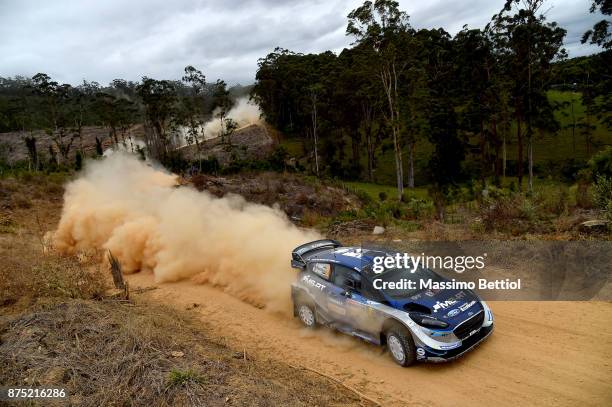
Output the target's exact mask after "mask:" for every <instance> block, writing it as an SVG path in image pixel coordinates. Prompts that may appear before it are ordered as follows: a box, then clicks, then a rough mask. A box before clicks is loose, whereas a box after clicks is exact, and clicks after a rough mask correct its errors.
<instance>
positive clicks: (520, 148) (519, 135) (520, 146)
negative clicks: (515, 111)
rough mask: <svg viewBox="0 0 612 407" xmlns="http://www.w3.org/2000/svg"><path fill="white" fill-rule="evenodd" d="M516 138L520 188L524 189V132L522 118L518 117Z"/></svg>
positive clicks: (520, 189)
mask: <svg viewBox="0 0 612 407" xmlns="http://www.w3.org/2000/svg"><path fill="white" fill-rule="evenodd" d="M516 138H517V142H518V157H517V165H518V168H517V171H518V173H517V177H518V190H519V191H522V190H523V134H522V133H521V118H520V117H517V118H516Z"/></svg>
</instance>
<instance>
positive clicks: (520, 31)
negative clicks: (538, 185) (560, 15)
mask: <svg viewBox="0 0 612 407" xmlns="http://www.w3.org/2000/svg"><path fill="white" fill-rule="evenodd" d="M545 2H546V0H506V3H505V5H504V8H503V9H502V10H501V11H500V12H499V13H498V14H496V15H495V16H493V19H492V23H491V25H489V26H488V29H491V32H492V33H493V34H494V36H495V39H496V45H497V47H498V51H499V52H500V53H501V54H502V60H503V66H504V67H505V69H506V72H505V73H506V75H508V77H510V78H511V80H512V90H511V97H512V104H513V105H514V115H515V120H516V122H517V140H518V160H517V161H518V184H519V189H520V188H522V179H523V136H526V138H527V143H528V146H527V150H528V153H527V154H528V160H529V182H528V185H529V190H530V191H531V190H532V189H533V133H534V119H535V118H536V117H537V111H538V106H537V105H536V103H535V99H538V100H540V101H545V102H544V103H547V99H546V98H543V97H542V94H544V93H545V92H546V90H547V89H548V85H549V79H550V76H551V67H552V66H551V63H552V62H553V61H554V60H556V59H561V58H564V57H565V56H566V53H565V49H564V48H563V38H564V37H565V30H564V29H563V28H560V27H559V26H558V25H557V23H555V22H551V23H549V22H546V17H545V16H544V14H543V13H542V11H543V10H542V8H543V6H544V4H545ZM545 109H547V107H545ZM523 123H524V124H525V127H526V129H525V133H524V134H523V131H522V126H521V125H522V124H523Z"/></svg>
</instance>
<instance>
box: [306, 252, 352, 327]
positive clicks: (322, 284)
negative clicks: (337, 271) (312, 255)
mask: <svg viewBox="0 0 612 407" xmlns="http://www.w3.org/2000/svg"><path fill="white" fill-rule="evenodd" d="M308 271H309V273H307V276H306V278H307V279H311V280H312V281H305V282H306V284H308V285H309V286H310V287H311V288H310V290H309V291H310V292H311V294H312V296H313V297H314V300H315V304H316V307H317V312H318V313H319V315H320V316H321V317H322V318H323V319H324V320H325V322H327V323H338V322H341V321H343V320H344V318H345V316H346V310H345V308H344V302H343V300H344V299H345V298H344V297H343V296H341V293H342V292H344V290H342V289H341V288H340V287H337V286H336V285H334V284H333V282H332V281H331V275H332V265H331V264H330V263H327V262H311V263H309V264H308Z"/></svg>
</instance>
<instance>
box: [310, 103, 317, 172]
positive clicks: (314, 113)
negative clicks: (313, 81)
mask: <svg viewBox="0 0 612 407" xmlns="http://www.w3.org/2000/svg"><path fill="white" fill-rule="evenodd" d="M311 98H312V113H311V117H312V137H313V140H314V156H315V173H316V174H317V177H318V176H319V139H318V135H317V96H316V95H315V94H313V95H312V96H311Z"/></svg>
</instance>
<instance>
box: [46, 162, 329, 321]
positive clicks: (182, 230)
mask: <svg viewBox="0 0 612 407" xmlns="http://www.w3.org/2000/svg"><path fill="white" fill-rule="evenodd" d="M176 184H177V176H175V175H173V174H169V173H167V172H165V171H163V170H161V169H156V168H153V167H152V166H150V165H148V164H146V163H144V162H142V161H139V160H137V159H136V158H134V157H133V156H129V155H127V154H125V153H116V154H113V155H112V156H110V157H108V158H105V159H103V160H101V161H97V162H89V163H88V164H87V167H86V169H85V170H84V171H83V174H82V176H80V177H79V178H78V179H76V180H74V181H72V182H70V183H69V184H68V185H67V187H66V193H65V196H64V207H63V210H62V216H61V219H60V222H59V225H58V228H57V230H56V231H55V232H53V235H52V241H53V245H54V247H55V248H56V249H57V250H58V251H60V252H63V253H68V254H70V253H78V252H82V251H91V250H99V249H104V250H110V251H111V252H112V253H113V254H114V255H115V256H116V257H117V258H118V259H119V261H120V262H121V264H122V267H123V271H124V272H125V273H133V272H137V271H140V270H142V271H152V272H153V273H154V276H155V280H156V281H157V282H170V281H177V280H182V279H191V280H192V281H194V282H196V283H205V284H210V285H214V286H217V287H221V288H223V289H224V290H225V291H226V292H228V293H230V294H232V295H234V296H236V297H238V298H240V299H241V300H244V301H246V302H249V303H252V304H255V305H259V306H263V307H265V308H267V309H271V310H274V311H277V310H281V309H284V310H285V311H286V310H287V309H289V303H290V296H289V287H290V284H291V282H292V281H293V280H294V279H295V272H294V271H292V270H291V268H290V266H289V261H290V252H291V250H292V249H293V248H294V247H296V246H297V245H299V244H302V243H304V242H306V241H309V240H313V239H316V238H318V236H317V234H316V233H314V232H309V231H303V230H300V229H298V228H297V227H295V226H294V225H293V224H291V223H290V222H289V221H288V220H287V218H286V216H285V214H284V213H282V212H281V211H280V210H278V209H275V208H270V207H267V206H263V205H257V204H253V203H248V202H246V201H245V200H244V199H243V198H242V197H240V196H238V195H231V196H226V197H224V198H217V197H214V196H213V195H210V194H208V193H207V192H198V191H197V190H195V189H192V188H190V187H177V185H176Z"/></svg>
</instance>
